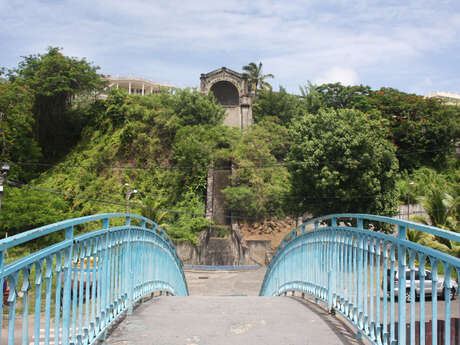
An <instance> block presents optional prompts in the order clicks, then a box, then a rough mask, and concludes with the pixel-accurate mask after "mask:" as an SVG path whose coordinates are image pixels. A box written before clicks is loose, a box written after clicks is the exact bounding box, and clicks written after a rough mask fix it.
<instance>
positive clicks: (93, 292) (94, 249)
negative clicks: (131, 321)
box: [89, 238, 99, 341]
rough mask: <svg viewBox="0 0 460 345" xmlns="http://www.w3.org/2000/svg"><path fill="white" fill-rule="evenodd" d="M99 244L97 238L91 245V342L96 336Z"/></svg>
mask: <svg viewBox="0 0 460 345" xmlns="http://www.w3.org/2000/svg"><path fill="white" fill-rule="evenodd" d="M98 242H99V239H98V238H95V239H94V240H93V241H92V242H91V244H92V246H91V257H92V258H93V267H92V268H91V269H92V274H91V282H90V284H91V317H90V336H89V340H90V341H92V340H93V339H94V338H95V336H96V332H97V331H96V328H97V326H96V325H97V323H96V305H97V304H96V291H97V286H98V282H97V274H98V271H99V268H98V266H99V257H98Z"/></svg>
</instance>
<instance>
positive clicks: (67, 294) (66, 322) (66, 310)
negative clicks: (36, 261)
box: [62, 226, 73, 345]
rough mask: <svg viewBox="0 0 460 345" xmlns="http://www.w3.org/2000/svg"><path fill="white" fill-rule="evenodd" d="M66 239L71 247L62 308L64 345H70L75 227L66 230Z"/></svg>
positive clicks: (67, 258) (67, 252) (68, 252)
mask: <svg viewBox="0 0 460 345" xmlns="http://www.w3.org/2000/svg"><path fill="white" fill-rule="evenodd" d="M65 238H66V240H67V241H71V244H70V246H69V247H68V248H67V249H65V251H64V272H63V276H64V294H63V307H62V344H63V345H69V337H70V312H71V306H70V302H71V294H72V292H71V289H72V257H73V226H71V227H69V228H66V230H65Z"/></svg>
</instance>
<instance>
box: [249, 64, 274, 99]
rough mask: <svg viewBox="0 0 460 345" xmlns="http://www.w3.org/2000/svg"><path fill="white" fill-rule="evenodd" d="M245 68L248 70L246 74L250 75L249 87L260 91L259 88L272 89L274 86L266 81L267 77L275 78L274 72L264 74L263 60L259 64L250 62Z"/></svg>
mask: <svg viewBox="0 0 460 345" xmlns="http://www.w3.org/2000/svg"><path fill="white" fill-rule="evenodd" d="M243 70H244V71H246V72H247V73H245V75H247V76H248V80H249V87H250V89H251V90H252V91H254V92H256V93H257V92H258V90H267V89H270V90H271V89H272V86H271V85H270V84H269V83H268V82H266V81H265V79H267V78H275V76H274V75H273V74H263V72H262V62H259V64H258V65H257V64H256V63H254V62H250V63H249V64H248V65H246V66H243Z"/></svg>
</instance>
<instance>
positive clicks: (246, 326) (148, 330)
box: [105, 296, 358, 345]
mask: <svg viewBox="0 0 460 345" xmlns="http://www.w3.org/2000/svg"><path fill="white" fill-rule="evenodd" d="M306 303H308V302H304V301H302V300H300V299H294V298H287V297H256V296H228V297H225V296H190V297H172V296H169V297H166V296H163V297H156V298H153V299H151V300H150V301H148V302H145V303H144V304H141V305H140V306H139V307H138V308H137V309H136V310H135V312H134V314H133V315H131V316H128V317H127V318H126V319H125V320H124V321H123V322H121V323H120V324H119V325H118V327H117V328H116V329H115V330H114V331H113V332H112V334H111V335H110V336H109V338H108V339H107V340H106V342H105V344H109V345H122V344H137V345H147V344H148V345H153V344H155V345H157V344H158V345H165V344H168V345H179V344H180V345H193V344H196V345H206V344H207V345H220V344H222V345H223V344H229V345H230V344H231V345H234V344H251V345H259V344H260V345H269V344H274V345H275V344H276V345H283V344H286V345H288V344H299V345H313V344H324V345H326V344H327V345H335V344H358V342H357V341H356V340H355V339H354V338H353V334H352V333H351V332H349V331H348V330H347V329H346V328H344V327H342V329H340V326H339V328H337V324H333V323H334V320H333V319H334V318H332V317H330V316H328V315H327V314H326V313H325V312H324V311H322V310H321V309H317V308H315V307H316V306H314V305H308V304H306ZM342 326H343V325H342Z"/></svg>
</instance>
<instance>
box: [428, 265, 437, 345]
mask: <svg viewBox="0 0 460 345" xmlns="http://www.w3.org/2000/svg"><path fill="white" fill-rule="evenodd" d="M430 263H431V278H432V280H431V314H432V317H431V326H432V328H431V336H432V338H431V345H436V344H437V343H438V294H437V287H438V264H439V260H438V259H437V258H433V257H431V256H430Z"/></svg>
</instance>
